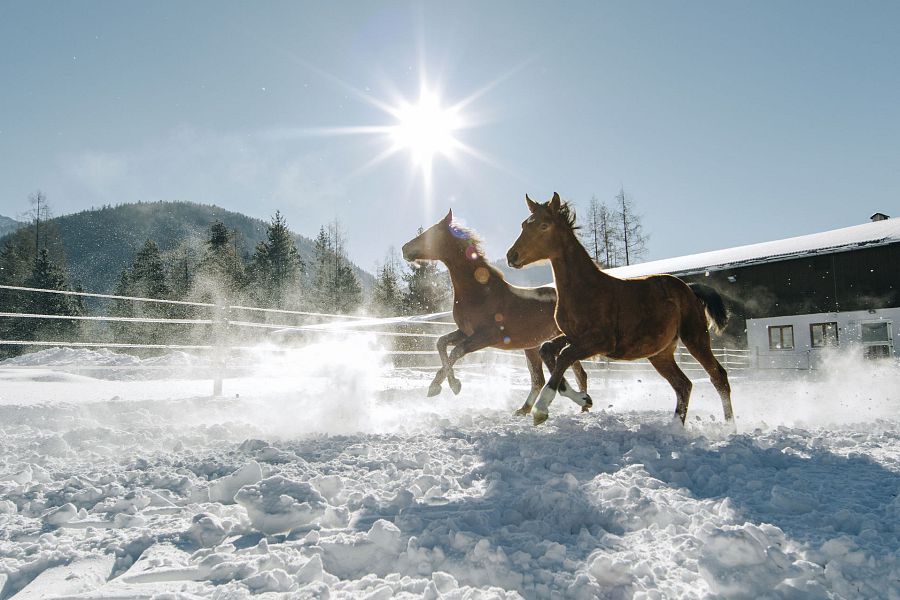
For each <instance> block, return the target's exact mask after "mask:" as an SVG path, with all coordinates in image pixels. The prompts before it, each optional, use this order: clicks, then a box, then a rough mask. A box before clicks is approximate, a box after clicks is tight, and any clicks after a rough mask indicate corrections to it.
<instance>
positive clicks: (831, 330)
mask: <svg viewBox="0 0 900 600" xmlns="http://www.w3.org/2000/svg"><path fill="white" fill-rule="evenodd" d="M809 339H810V341H812V347H813V348H827V347H836V346H837V345H838V327H837V323H812V324H811V325H810V326H809Z"/></svg>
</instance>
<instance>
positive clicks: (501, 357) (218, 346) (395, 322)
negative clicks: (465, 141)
mask: <svg viewBox="0 0 900 600" xmlns="http://www.w3.org/2000/svg"><path fill="white" fill-rule="evenodd" d="M0 290H10V291H17V292H23V293H34V294H62V295H69V296H81V297H87V298H99V299H105V300H127V301H132V302H139V303H145V304H165V305H181V306H187V307H195V308H201V309H209V310H211V311H213V314H214V318H206V319H198V318H181V319H179V318H161V317H122V316H115V315H50V314H35V313H19V312H9V311H3V312H0V318H8V319H38V320H46V319H52V320H68V321H82V322H102V323H133V324H171V325H179V326H192V327H209V328H211V331H210V332H209V335H208V336H207V337H208V338H210V339H211V340H212V341H211V342H210V343H199V344H191V343H129V342H113V341H102V340H97V341H76V340H22V339H0V346H20V347H22V346H25V347H69V348H110V349H138V350H140V349H142V350H191V351H201V352H210V353H212V358H211V360H212V363H211V364H210V365H207V366H205V367H195V368H197V369H206V370H210V369H211V370H213V371H214V377H213V393H214V395H221V392H222V381H223V379H225V378H226V365H227V366H228V367H229V368H230V369H235V368H239V367H240V365H239V364H236V363H235V359H234V358H231V359H230V360H229V356H228V355H229V354H233V353H236V352H240V351H250V350H253V351H256V352H258V351H260V347H259V346H258V345H249V346H248V345H242V344H240V343H239V342H238V340H239V336H236V335H235V332H237V331H238V330H239V329H249V330H254V329H256V330H269V331H270V332H274V333H282V334H289V333H300V334H303V335H304V336H307V335H319V334H325V333H328V334H335V333H340V334H341V335H345V334H350V335H367V336H375V337H380V338H388V339H394V340H405V342H402V343H403V344H408V345H409V346H413V347H415V348H417V349H397V348H394V347H388V348H387V349H385V350H384V354H385V355H387V356H390V357H394V360H395V361H397V360H404V361H405V364H404V366H405V367H408V368H413V369H428V370H432V369H435V368H437V367H439V366H440V362H439V360H438V356H437V352H436V351H435V349H434V347H433V342H431V340H434V339H436V338H438V337H440V336H441V335H442V334H444V333H447V332H449V331H451V330H452V329H453V328H455V327H456V325H455V323H453V322H452V320H450V319H448V317H449V315H450V313H434V314H427V315H413V316H396V317H386V318H376V317H369V316H362V315H342V314H334V313H320V312H310V311H298V310H286V309H274V308H261V307H255V306H243V305H227V304H213V303H207V302H190V301H185V300H164V299H159V298H145V297H138V296H121V295H114V294H95V293H88V292H72V291H64V290H50V289H40V288H30V287H23V286H10V285H0ZM234 313H256V314H262V315H266V316H269V315H277V316H290V317H294V318H302V319H314V320H318V321H320V322H317V323H302V324H291V323H268V322H259V321H250V320H244V319H234V318H231V317H232V316H233V315H234ZM383 327H390V328H391V329H390V330H384V329H379V328H383ZM405 327H415V328H416V329H419V331H400V330H398V329H401V328H405ZM423 329H430V330H431V331H423ZM396 343H398V342H393V344H396ZM386 345H388V346H391V344H390V343H389V344H386ZM424 348H427V349H424ZM281 349H283V347H282V348H281ZM272 351H275V352H278V351H279V347H278V345H275V346H274V347H273V348H272ZM714 354H715V355H716V357H717V358H718V359H719V361H720V362H721V363H722V365H723V366H724V367H725V368H726V369H728V370H729V371H733V370H743V369H748V368H750V367H751V366H752V364H751V357H750V352H749V351H748V350H742V349H734V348H720V349H714ZM467 358H468V357H467ZM426 359H430V360H426ZM676 359H677V361H678V364H679V365H680V366H681V368H682V370H683V371H685V372H686V373H687V374H689V375H690V374H693V373H699V374H703V373H704V371H703V368H702V367H701V366H700V365H699V363H697V361H696V360H695V359H694V358H693V357H692V356H691V355H690V354H689V353H688V352H687V351H686V350H685V349H684V348H682V347H679V349H678V352H677V354H676ZM486 362H494V363H496V362H508V363H509V364H510V365H512V366H517V367H520V368H521V367H523V365H522V361H521V354H520V353H519V352H514V351H506V350H497V349H488V351H487V352H484V351H483V352H479V353H477V354H476V355H475V356H474V357H471V358H468V360H466V361H464V364H461V365H459V367H458V368H461V369H467V368H483V367H484V364H485V363H486ZM582 363H583V364H584V366H585V369H586V370H587V371H588V372H589V373H595V374H602V375H604V376H607V377H610V376H612V377H628V376H633V375H635V374H641V373H645V372H653V371H654V369H653V366H652V365H650V363H649V362H647V361H646V360H641V361H632V362H618V361H609V360H607V359H591V360H587V361H582ZM17 368H22V367H17ZM60 368H63V367H60ZM73 368H75V369H77V370H79V371H97V370H103V369H109V370H124V369H143V368H148V367H140V366H134V365H90V366H81V367H79V366H74V367H73ZM157 368H163V367H157ZM165 368H169V367H165ZM172 368H176V369H177V368H186V366H184V365H173V366H172Z"/></svg>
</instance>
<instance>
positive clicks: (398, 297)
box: [369, 248, 403, 317]
mask: <svg viewBox="0 0 900 600" xmlns="http://www.w3.org/2000/svg"><path fill="white" fill-rule="evenodd" d="M369 308H370V310H371V312H372V314H374V315H377V316H379V317H388V316H393V315H396V314H399V313H400V312H401V311H402V310H403V291H402V290H401V288H400V267H399V261H398V260H397V254H396V252H395V251H394V249H393V248H391V249H390V251H389V252H388V255H387V258H386V259H385V261H384V264H383V265H382V266H381V267H379V268H378V269H377V273H376V275H375V286H374V287H373V288H372V298H371V300H370V302H369Z"/></svg>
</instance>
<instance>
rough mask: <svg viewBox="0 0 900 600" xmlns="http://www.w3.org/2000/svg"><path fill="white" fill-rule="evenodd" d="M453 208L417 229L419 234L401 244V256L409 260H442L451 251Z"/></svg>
mask: <svg viewBox="0 0 900 600" xmlns="http://www.w3.org/2000/svg"><path fill="white" fill-rule="evenodd" d="M452 223H453V210H452V209H451V210H449V211H447V216H445V217H444V218H443V219H441V220H440V221H438V222H437V223H435V224H434V225H432V226H431V227H429V228H428V229H426V230H425V231H422V230H421V229H420V230H419V235H417V236H416V237H414V238H413V239H411V240H409V241H408V242H406V243H405V244H403V249H402V251H403V258H404V259H405V260H408V261H410V262H412V261H416V260H443V259H445V258H446V257H447V256H449V254H450V253H451V252H452V251H453V248H454V247H455V245H454V243H453V239H454V237H453V232H452Z"/></svg>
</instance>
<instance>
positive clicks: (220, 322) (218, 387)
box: [213, 301, 228, 397]
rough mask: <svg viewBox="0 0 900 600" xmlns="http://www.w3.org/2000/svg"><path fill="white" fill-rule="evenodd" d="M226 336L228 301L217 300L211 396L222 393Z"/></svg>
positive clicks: (214, 322)
mask: <svg viewBox="0 0 900 600" xmlns="http://www.w3.org/2000/svg"><path fill="white" fill-rule="evenodd" d="M227 337H228V303H227V302H222V301H220V302H217V303H216V308H215V315H214V316H213V345H214V346H215V350H214V351H213V357H214V358H213V362H214V363H215V366H214V369H215V379H213V397H220V396H221V395H222V379H223V378H224V377H225V360H226V354H227V351H226V350H227V349H226V345H227V343H228V341H227Z"/></svg>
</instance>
